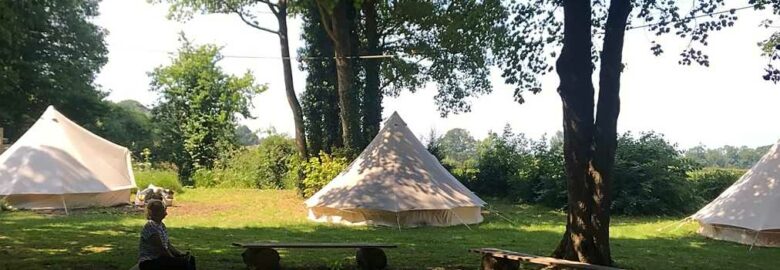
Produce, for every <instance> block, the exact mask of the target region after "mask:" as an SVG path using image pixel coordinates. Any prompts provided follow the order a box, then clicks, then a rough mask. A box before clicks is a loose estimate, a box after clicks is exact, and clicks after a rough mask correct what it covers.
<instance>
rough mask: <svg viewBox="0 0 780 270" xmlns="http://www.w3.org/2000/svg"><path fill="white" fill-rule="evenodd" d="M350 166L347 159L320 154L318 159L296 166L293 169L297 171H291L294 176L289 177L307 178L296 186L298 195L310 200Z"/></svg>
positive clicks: (314, 158)
mask: <svg viewBox="0 0 780 270" xmlns="http://www.w3.org/2000/svg"><path fill="white" fill-rule="evenodd" d="M348 165H349V163H347V159H346V158H341V157H333V156H331V155H328V154H326V153H323V152H320V156H319V157H318V158H317V157H313V158H310V159H309V160H308V161H306V162H299V163H298V164H297V165H294V166H293V167H295V168H297V169H296V170H291V171H290V173H291V174H294V175H291V176H289V177H290V179H294V178H295V177H299V176H301V175H304V176H305V177H304V178H303V179H302V180H301V181H300V182H299V183H298V184H297V185H296V186H297V187H298V193H299V194H300V195H301V196H303V197H304V198H308V197H311V196H312V195H314V193H317V191H319V190H320V189H322V187H324V186H325V185H327V184H328V183H329V182H330V181H331V180H333V178H335V177H336V176H338V175H339V173H341V172H342V171H343V170H344V169H346V168H347V166H348Z"/></svg>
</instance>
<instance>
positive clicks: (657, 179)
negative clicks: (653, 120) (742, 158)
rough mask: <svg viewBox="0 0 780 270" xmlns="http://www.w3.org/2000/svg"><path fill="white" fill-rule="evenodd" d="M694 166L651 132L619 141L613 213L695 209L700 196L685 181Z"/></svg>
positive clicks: (619, 139) (673, 213)
mask: <svg viewBox="0 0 780 270" xmlns="http://www.w3.org/2000/svg"><path fill="white" fill-rule="evenodd" d="M694 167H695V165H694V164H693V162H691V161H690V160H688V159H686V158H684V157H683V156H682V155H681V153H680V151H678V150H677V149H675V146H674V145H673V144H670V143H669V142H668V141H666V139H665V138H664V137H663V135H660V134H657V133H653V132H649V133H641V134H640V135H639V136H638V138H634V137H633V136H632V135H631V133H624V134H623V135H621V136H620V137H619V138H618V147H617V151H616V155H615V168H614V171H613V180H612V187H613V190H612V212H613V213H616V214H625V215H651V214H652V215H656V214H661V215H675V214H685V213H690V212H692V211H695V210H696V207H697V206H698V204H697V197H696V194H695V193H694V191H693V186H692V185H691V184H690V182H689V181H687V180H686V178H687V172H688V171H691V170H692V169H694Z"/></svg>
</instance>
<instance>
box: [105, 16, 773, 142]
mask: <svg viewBox="0 0 780 270" xmlns="http://www.w3.org/2000/svg"><path fill="white" fill-rule="evenodd" d="M729 2H731V3H734V6H735V7H736V6H742V5H745V3H746V2H747V1H729ZM100 13H101V15H100V17H98V18H97V20H96V21H97V24H99V25H100V26H102V27H104V28H105V29H107V30H108V32H109V34H108V37H107V38H106V42H107V43H108V50H109V61H108V64H106V65H105V66H104V67H103V69H102V71H101V72H100V74H99V76H98V78H97V83H98V84H100V85H101V86H102V87H103V88H104V89H105V90H109V91H110V95H109V97H108V98H109V99H110V100H114V101H120V100H124V99H135V100H138V101H140V102H141V103H143V104H145V105H147V106H150V105H153V104H154V103H155V101H156V96H155V94H154V93H151V92H150V91H149V81H150V79H149V77H148V75H147V72H149V71H151V70H152V69H153V68H154V67H157V66H159V65H164V64H167V63H169V62H170V57H169V56H168V54H167V53H166V52H173V51H175V50H176V49H177V48H178V46H179V43H178V41H177V38H178V33H179V32H180V31H183V32H184V33H185V34H186V35H187V37H188V38H189V39H191V40H193V41H194V42H195V43H198V44H202V43H215V44H218V45H220V46H223V47H224V49H223V51H222V53H223V54H224V55H245V56H267V57H269V58H268V59H246V58H244V59H240V58H226V59H224V60H223V61H222V62H221V66H222V67H223V68H224V69H225V70H226V71H227V72H229V73H233V74H240V73H243V72H244V71H246V70H251V71H252V72H253V73H254V75H255V77H256V79H257V81H258V82H260V83H267V84H268V86H269V90H268V91H267V92H265V93H262V94H260V95H258V96H257V97H256V98H255V99H254V105H255V108H254V109H253V110H252V113H253V115H254V116H255V117H256V119H250V120H244V121H243V123H244V124H246V125H248V126H249V127H250V128H252V129H259V128H268V127H271V126H273V127H275V128H276V129H277V130H278V131H281V132H285V133H288V134H293V121H292V113H291V112H290V109H289V107H288V105H287V100H286V98H285V94H284V81H283V79H282V65H281V60H279V59H274V57H278V56H279V42H278V39H277V38H276V37H275V36H273V35H270V34H267V33H265V32H260V31H258V30H255V29H253V28H250V27H248V26H246V25H245V24H243V23H242V22H241V21H240V19H239V18H238V17H237V16H230V15H199V16H196V17H195V18H194V19H193V20H191V21H189V22H186V23H179V22H174V21H169V20H167V19H166V16H165V15H166V13H167V6H165V5H151V4H148V3H147V2H146V1H144V0H104V1H103V2H102V3H101V5H100ZM738 15H739V20H738V21H737V24H736V26H735V27H734V28H730V29H726V30H724V31H722V32H720V33H715V34H713V35H711V37H710V47H709V48H708V51H709V54H710V59H711V66H710V67H709V68H702V67H687V66H680V65H678V64H677V60H678V56H677V55H678V53H679V52H680V51H681V50H682V49H683V48H684V46H685V45H686V44H687V40H684V41H680V40H674V39H672V40H673V42H667V43H664V44H665V47H664V50H665V51H666V53H665V55H664V56H662V57H655V56H653V55H652V53H651V52H650V49H649V48H650V41H651V40H652V38H653V37H654V36H653V35H652V34H650V33H647V32H645V31H643V30H631V31H628V32H627V34H626V41H625V51H624V54H623V55H624V56H623V59H624V62H626V63H627V67H626V70H625V72H624V73H623V76H622V87H621V100H622V105H621V114H620V119H619V123H618V128H619V130H620V131H634V132H638V131H648V130H655V131H657V132H661V133H664V134H665V135H666V136H667V138H669V139H670V140H671V141H672V142H675V143H678V144H679V146H680V147H683V148H687V147H691V146H695V145H697V144H699V143H702V144H705V145H707V146H712V147H717V146H722V145H726V144H728V145H747V146H759V145H767V144H772V143H774V142H776V141H777V139H778V138H780V125H778V124H777V123H778V120H777V116H778V113H777V112H776V109H777V107H778V105H779V104H780V103H778V101H780V86H778V85H773V84H771V83H769V82H766V81H764V80H763V79H761V75H763V68H764V66H765V65H766V60H765V59H764V58H762V57H761V56H760V50H759V48H758V46H756V43H757V42H758V41H761V40H763V39H765V38H766V37H768V36H769V34H770V33H771V29H763V28H759V27H758V24H759V22H760V21H761V20H762V19H764V18H766V17H764V16H757V14H756V13H755V12H753V11H752V10H745V11H741V12H740V13H738ZM264 16H266V17H261V20H263V21H265V22H268V24H269V26H270V27H275V20H274V18H273V17H271V15H264ZM261 22H262V21H261ZM289 24H290V33H289V34H290V37H291V43H290V46H291V48H292V49H293V51H291V54H293V55H297V52H296V51H295V50H297V48H298V47H300V46H301V45H302V42H301V41H300V39H299V37H300V20H297V19H293V20H291V21H290V22H289ZM293 69H294V74H293V76H294V79H295V88H296V91H297V92H298V93H300V92H301V91H302V90H303V88H304V81H305V73H303V72H301V71H299V70H298V67H297V65H296V63H295V62H293ZM492 82H493V85H494V89H495V90H494V92H493V93H492V94H490V95H486V96H482V97H481V98H478V99H476V100H474V101H473V102H472V111H471V112H470V113H466V114H460V115H451V116H449V117H448V118H440V117H439V113H438V112H437V111H436V107H435V105H434V103H433V96H434V95H435V91H436V90H435V89H436V88H435V85H430V86H429V87H427V88H426V89H424V90H421V91H419V92H418V93H416V94H411V93H408V92H406V93H404V94H402V95H401V96H400V97H399V98H386V99H385V102H384V104H383V105H384V113H383V117H388V116H389V115H390V114H391V113H392V112H393V111H398V113H399V114H400V115H401V116H402V117H403V118H404V120H405V121H406V122H407V123H408V125H409V126H410V128H411V129H412V131H413V132H415V134H417V135H418V136H421V135H426V136H427V134H428V133H429V132H430V130H431V129H435V130H436V131H437V132H438V133H439V134H442V133H444V132H446V131H447V130H449V129H451V128H456V127H460V128H465V129H467V130H469V131H470V132H471V134H472V135H473V136H475V137H477V138H483V137H484V136H485V135H486V134H487V132H488V131H491V130H492V131H501V130H502V129H503V127H504V125H506V124H507V123H508V124H510V125H511V126H512V127H513V129H514V130H515V131H518V132H523V133H526V134H527V135H528V136H531V137H534V138H537V137H539V136H541V135H542V134H544V133H548V134H551V133H554V132H555V131H557V130H560V129H561V118H562V116H561V101H560V98H559V97H558V95H557V93H556V91H555V89H556V87H557V85H558V80H557V77H555V76H552V75H550V76H546V77H545V78H544V80H543V83H544V84H543V91H542V93H540V94H538V95H532V94H526V95H525V96H526V103H525V104H522V105H519V104H517V103H515V102H514V101H513V98H512V90H511V89H512V88H511V87H510V86H507V85H505V84H504V83H503V80H502V79H501V78H500V76H499V73H498V72H494V75H493V79H492Z"/></svg>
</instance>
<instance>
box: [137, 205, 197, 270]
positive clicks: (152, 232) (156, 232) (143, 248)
mask: <svg viewBox="0 0 780 270" xmlns="http://www.w3.org/2000/svg"><path fill="white" fill-rule="evenodd" d="M167 215H168V211H167V210H166V209H165V204H163V202H162V201H160V200H150V201H148V202H147V203H146V219H147V222H146V225H144V228H143V230H141V243H140V245H139V250H138V251H139V252H138V253H139V254H138V268H139V269H141V270H152V269H182V270H194V269H195V257H194V256H192V255H191V254H190V253H189V252H186V253H182V252H180V251H179V250H177V249H176V248H174V247H173V245H171V242H170V241H169V240H168V231H167V230H166V229H165V224H164V223H163V222H162V220H163V219H164V218H165V216H167Z"/></svg>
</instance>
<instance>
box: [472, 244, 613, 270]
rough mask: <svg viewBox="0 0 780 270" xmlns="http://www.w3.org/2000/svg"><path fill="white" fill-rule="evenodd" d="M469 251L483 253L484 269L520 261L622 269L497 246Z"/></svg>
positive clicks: (493, 269)
mask: <svg viewBox="0 0 780 270" xmlns="http://www.w3.org/2000/svg"><path fill="white" fill-rule="evenodd" d="M469 252H474V253H479V254H482V267H481V268H480V269H482V270H509V269H512V270H515V269H518V268H519V267H520V262H525V263H530V264H536V265H544V266H552V267H563V268H575V269H591V270H622V269H620V268H614V267H608V266H601V265H595V264H589V263H583V262H576V261H570V260H563V259H556V258H552V257H543V256H536V255H531V254H525V253H520V252H514V251H509V250H503V249H497V248H477V249H469Z"/></svg>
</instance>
